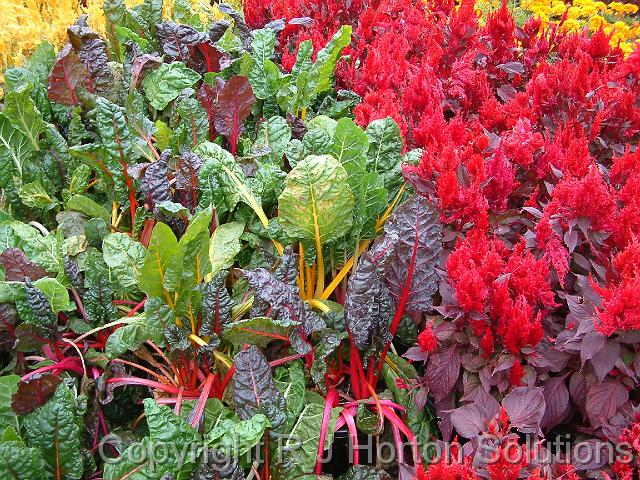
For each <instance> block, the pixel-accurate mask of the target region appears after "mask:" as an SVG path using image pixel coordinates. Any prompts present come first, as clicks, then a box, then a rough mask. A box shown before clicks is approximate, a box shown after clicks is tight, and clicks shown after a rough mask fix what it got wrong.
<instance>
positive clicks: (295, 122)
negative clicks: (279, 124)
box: [287, 112, 307, 140]
mask: <svg viewBox="0 0 640 480" xmlns="http://www.w3.org/2000/svg"><path fill="white" fill-rule="evenodd" d="M287 123H288V124H289V126H290V127H291V136H292V137H293V138H296V139H298V140H302V138H303V137H304V136H305V135H306V133H307V125H306V124H305V123H304V120H302V119H301V118H298V117H296V116H295V115H293V114H291V113H289V112H287Z"/></svg>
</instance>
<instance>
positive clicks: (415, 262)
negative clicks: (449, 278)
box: [385, 195, 442, 334]
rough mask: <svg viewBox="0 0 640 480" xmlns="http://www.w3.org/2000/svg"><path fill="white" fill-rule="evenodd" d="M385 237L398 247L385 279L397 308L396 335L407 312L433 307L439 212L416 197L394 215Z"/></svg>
mask: <svg viewBox="0 0 640 480" xmlns="http://www.w3.org/2000/svg"><path fill="white" fill-rule="evenodd" d="M385 236H386V237H387V238H388V239H389V240H391V241H392V242H393V244H394V245H393V253H392V254H391V257H390V259H389V266H388V268H387V271H386V275H385V279H386V282H387V285H388V287H389V290H390V291H391V294H392V295H393V299H394V301H395V304H396V312H395V315H394V319H393V323H392V324H391V328H390V330H391V333H392V334H395V332H396V330H397V328H398V325H399V323H400V320H401V318H402V315H403V314H404V312H414V311H415V312H424V311H428V310H429V309H430V308H431V306H432V305H433V299H432V297H433V295H434V294H435V293H436V291H437V289H438V284H439V277H438V274H437V272H436V268H437V267H438V265H439V264H440V252H441V250H442V225H441V224H440V220H439V218H438V212H437V210H436V209H435V208H434V207H433V206H432V205H431V204H430V203H429V202H428V201H427V200H426V199H425V198H423V197H421V196H420V195H414V196H413V197H411V198H410V199H409V200H407V201H406V202H405V203H404V204H402V205H401V206H400V207H399V208H397V209H396V210H395V211H394V213H393V214H392V215H391V217H390V218H389V220H388V221H387V223H386V225H385Z"/></svg>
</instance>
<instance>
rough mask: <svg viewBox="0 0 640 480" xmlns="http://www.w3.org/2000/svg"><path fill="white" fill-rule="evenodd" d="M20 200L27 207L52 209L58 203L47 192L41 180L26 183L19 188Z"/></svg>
mask: <svg viewBox="0 0 640 480" xmlns="http://www.w3.org/2000/svg"><path fill="white" fill-rule="evenodd" d="M18 195H20V200H22V203H24V204H25V205H26V206H27V207H31V208H39V209H42V210H51V209H52V208H55V207H56V206H57V205H58V201H57V200H55V199H54V198H51V196H50V195H49V194H48V193H47V191H46V190H45V189H44V187H43V186H42V183H40V182H39V181H35V182H31V183H27V184H24V185H22V186H21V187H20V189H19V190H18Z"/></svg>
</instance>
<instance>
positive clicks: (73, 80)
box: [47, 43, 89, 105]
mask: <svg viewBox="0 0 640 480" xmlns="http://www.w3.org/2000/svg"><path fill="white" fill-rule="evenodd" d="M88 76H89V72H87V69H86V68H85V67H84V65H83V64H82V62H81V61H80V59H79V58H78V55H77V54H76V52H75V51H74V50H73V49H72V48H71V44H70V43H68V44H67V45H65V46H64V48H63V49H62V50H60V53H58V57H57V58H56V63H55V64H54V65H53V68H52V69H51V73H50V74H49V84H48V87H47V93H48V95H49V100H51V101H52V102H56V103H62V104H64V105H77V104H78V92H77V89H78V86H80V85H82V84H83V83H84V81H85V80H86V79H87V78H88Z"/></svg>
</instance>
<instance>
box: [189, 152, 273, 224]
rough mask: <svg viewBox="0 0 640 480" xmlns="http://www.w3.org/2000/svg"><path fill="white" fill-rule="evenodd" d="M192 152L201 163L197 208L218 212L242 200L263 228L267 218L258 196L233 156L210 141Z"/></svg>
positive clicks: (226, 209) (222, 211)
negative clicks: (248, 183)
mask: <svg viewBox="0 0 640 480" xmlns="http://www.w3.org/2000/svg"><path fill="white" fill-rule="evenodd" d="M194 153H195V154H197V155H198V156H199V157H200V158H201V159H202V160H203V161H204V162H205V164H204V166H203V167H202V170H200V188H201V198H200V207H201V208H207V207H209V206H213V207H214V208H215V209H216V211H217V212H218V214H220V213H224V212H226V211H231V210H233V209H234V208H235V206H236V205H237V204H238V202H239V201H240V200H242V201H243V202H244V203H246V204H247V205H249V206H250V207H251V209H252V210H253V211H254V212H255V213H256V215H257V216H258V218H259V219H260V221H261V222H262V225H263V226H264V227H265V228H267V227H268V225H269V220H268V219H267V216H266V215H265V213H264V211H263V210H262V205H261V203H260V199H259V198H256V196H255V195H254V194H253V192H252V191H251V187H250V186H248V185H247V182H246V176H245V174H244V172H243V171H242V169H241V168H240V166H239V165H238V163H236V161H235V159H234V158H233V155H231V154H230V153H229V152H227V151H226V150H224V149H222V148H221V147H220V146H219V145H217V144H215V143H211V142H203V143H201V144H200V145H198V147H197V148H196V149H195V150H194Z"/></svg>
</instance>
